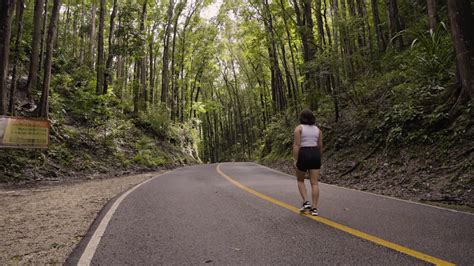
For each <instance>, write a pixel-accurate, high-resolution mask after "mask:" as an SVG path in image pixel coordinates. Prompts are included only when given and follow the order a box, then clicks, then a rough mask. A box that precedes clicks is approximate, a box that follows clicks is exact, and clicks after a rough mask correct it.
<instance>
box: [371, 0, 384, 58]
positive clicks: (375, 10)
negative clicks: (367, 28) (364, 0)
mask: <svg viewBox="0 0 474 266" xmlns="http://www.w3.org/2000/svg"><path fill="white" fill-rule="evenodd" d="M370 3H371V6H372V18H373V20H374V27H375V34H376V35H377V45H378V47H379V51H384V50H385V49H386V42H385V37H384V35H383V32H382V25H381V22H380V16H379V3H378V0H371V1H370Z"/></svg>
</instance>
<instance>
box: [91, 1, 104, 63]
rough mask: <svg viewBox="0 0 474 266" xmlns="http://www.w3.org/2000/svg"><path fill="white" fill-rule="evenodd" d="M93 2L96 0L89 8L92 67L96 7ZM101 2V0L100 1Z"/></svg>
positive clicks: (92, 60)
mask: <svg viewBox="0 0 474 266" xmlns="http://www.w3.org/2000/svg"><path fill="white" fill-rule="evenodd" d="M95 1H96V0H92V7H91V34H90V38H89V39H90V47H89V49H90V58H89V60H90V62H92V65H94V62H95V60H94V58H95V56H94V54H95V34H96V32H95V16H96V14H95V13H96V6H95ZM101 1H102V0H101Z"/></svg>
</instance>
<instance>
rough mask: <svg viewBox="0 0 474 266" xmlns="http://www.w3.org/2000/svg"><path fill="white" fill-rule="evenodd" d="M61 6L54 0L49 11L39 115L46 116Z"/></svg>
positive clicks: (58, 0) (57, 0) (58, 1)
mask: <svg viewBox="0 0 474 266" xmlns="http://www.w3.org/2000/svg"><path fill="white" fill-rule="evenodd" d="M60 8H61V1H60V0H54V4H53V10H52V12H51V22H50V23H49V27H48V41H47V45H46V58H45V66H44V79H43V91H42V93H41V103H40V109H39V116H40V117H44V118H47V117H48V97H49V84H50V78H51V66H52V62H53V60H52V59H53V49H54V40H55V39H56V29H57V25H58V17H59V9H60Z"/></svg>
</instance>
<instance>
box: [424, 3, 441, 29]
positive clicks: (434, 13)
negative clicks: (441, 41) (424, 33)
mask: <svg viewBox="0 0 474 266" xmlns="http://www.w3.org/2000/svg"><path fill="white" fill-rule="evenodd" d="M426 6H427V7H428V22H429V24H430V30H431V31H432V32H434V31H435V29H436V25H438V22H439V17H438V7H437V4H436V0H427V3H426Z"/></svg>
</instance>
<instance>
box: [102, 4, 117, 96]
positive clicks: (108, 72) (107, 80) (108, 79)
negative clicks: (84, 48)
mask: <svg viewBox="0 0 474 266" xmlns="http://www.w3.org/2000/svg"><path fill="white" fill-rule="evenodd" d="M116 15H117V0H114V3H113V7H112V13H111V14H110V27H109V55H108V56H107V63H106V66H105V73H104V94H107V91H108V90H109V84H112V64H113V61H114V33H115V16H116Z"/></svg>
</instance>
